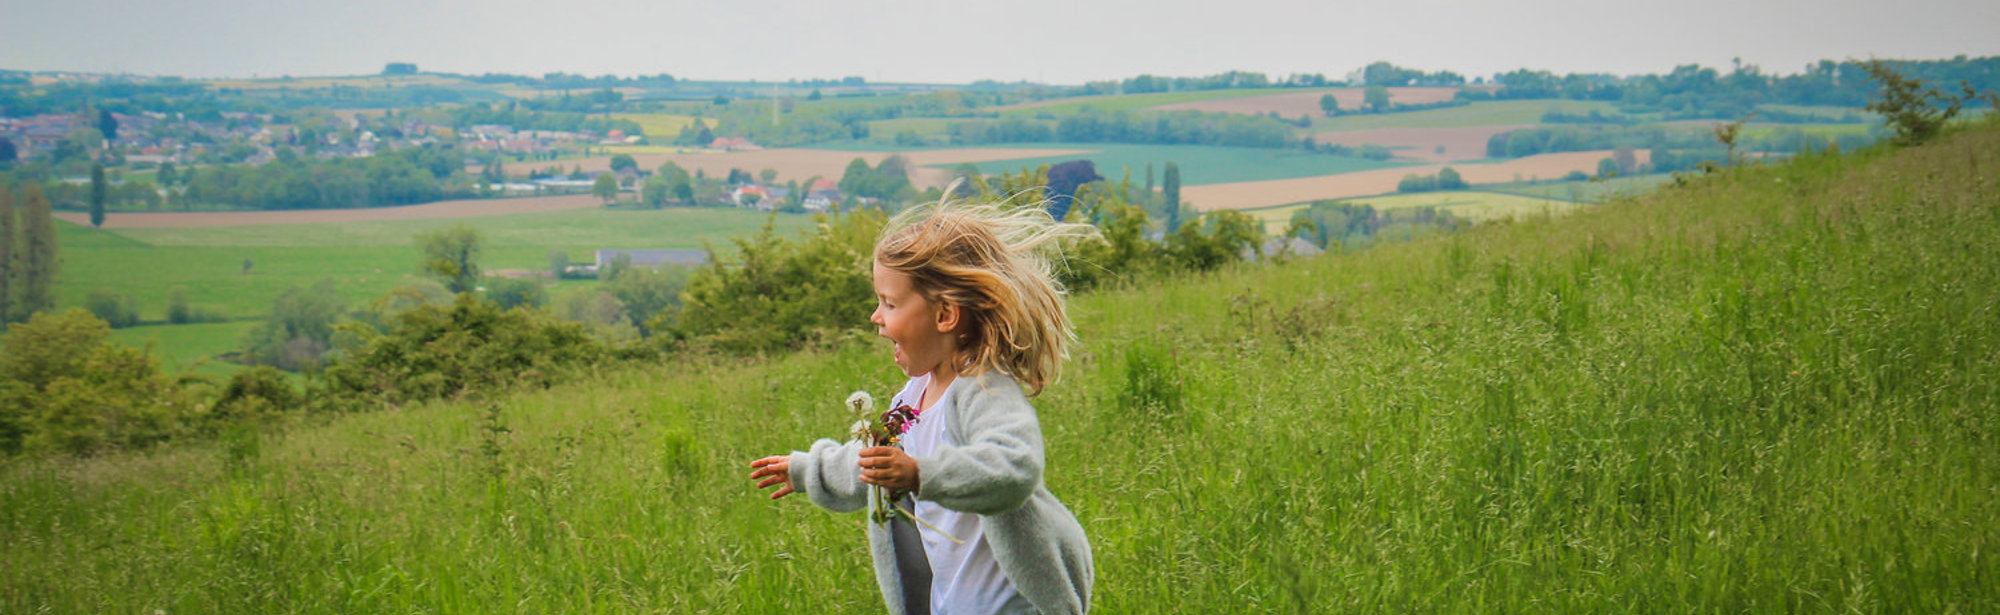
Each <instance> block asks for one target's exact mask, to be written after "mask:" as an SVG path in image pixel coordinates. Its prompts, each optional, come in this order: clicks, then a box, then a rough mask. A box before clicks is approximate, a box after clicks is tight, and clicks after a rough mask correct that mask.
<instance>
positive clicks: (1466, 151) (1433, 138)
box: [1313, 124, 1533, 162]
mask: <svg viewBox="0 0 2000 615" xmlns="http://www.w3.org/2000/svg"><path fill="white" fill-rule="evenodd" d="M1521 128H1533V126H1531V125H1528V124H1508V125H1504V126H1463V127H1456V128H1378V129H1372V130H1349V131H1343V132H1323V133H1319V134H1316V135H1313V139H1314V140H1316V141H1319V142H1321V143H1331V144H1334V145H1345V146H1348V147H1361V146H1363V145H1380V146H1383V147H1387V148H1389V149H1391V150H1394V151H1395V153H1396V156H1397V157H1398V158H1408V159H1411V160H1422V161H1425V162H1456V161H1459V160H1478V159H1481V158H1485V157H1486V141H1487V140H1488V139H1491V138H1493V135H1496V134H1500V133H1503V132H1507V131H1509V130H1518V129H1521ZM1439 146H1443V148H1444V150H1443V151H1441V152H1440V151H1439V150H1438V147H1439Z"/></svg>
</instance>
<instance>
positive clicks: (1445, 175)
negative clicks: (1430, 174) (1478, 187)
mask: <svg viewBox="0 0 2000 615" xmlns="http://www.w3.org/2000/svg"><path fill="white" fill-rule="evenodd" d="M1437 178H1438V179H1437V184H1438V189H1439V190H1464V189H1465V188H1466V184H1465V178H1464V177H1461V176H1459V174H1458V171H1454V170H1452V168H1451V167H1445V168H1443V169H1439V170H1438V175H1437Z"/></svg>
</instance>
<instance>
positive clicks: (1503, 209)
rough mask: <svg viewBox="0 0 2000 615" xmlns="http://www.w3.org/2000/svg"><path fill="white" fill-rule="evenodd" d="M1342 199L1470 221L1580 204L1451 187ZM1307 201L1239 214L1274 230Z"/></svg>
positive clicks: (1540, 212) (1548, 211)
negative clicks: (1445, 213) (1440, 213)
mask: <svg viewBox="0 0 2000 615" xmlns="http://www.w3.org/2000/svg"><path fill="white" fill-rule="evenodd" d="M1340 201H1342V202H1347V203H1355V204H1365V205H1368V206H1369V207H1373V208H1375V209H1377V210H1390V209H1415V208H1418V207H1431V208H1436V209H1437V210H1439V211H1448V212H1451V214H1452V215H1453V216H1457V217H1459V218H1462V219H1467V220H1472V221H1474V222H1491V221H1494V220H1506V219H1516V220H1518V219H1521V218H1523V217H1524V216H1538V215H1544V214H1561V213H1567V212H1569V211H1571V210H1574V209H1576V208H1578V207H1583V206H1584V205H1582V204H1578V203H1572V202H1569V201H1559V200H1555V199H1547V198H1537V197H1530V196H1521V195H1516V194H1504V193H1498V192H1483V191H1478V190H1453V191H1446V192H1420V193H1414V194H1385V195H1381V196H1371V197H1360V198H1352V199H1340ZM1307 205H1308V204H1306V203H1298V204H1293V205H1283V206H1279V207H1265V208H1260V209H1250V210H1244V211H1243V213H1246V214H1250V216H1251V217H1253V218H1256V219H1258V220H1259V221H1261V222H1263V223H1264V231H1265V232H1267V233H1277V232H1281V231H1283V230H1284V228H1285V225H1286V224H1287V223H1289V222H1291V219H1292V214H1293V212H1297V211H1299V210H1301V209H1305V208H1306V206H1307Z"/></svg>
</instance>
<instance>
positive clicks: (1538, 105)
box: [1312, 99, 1618, 132]
mask: <svg viewBox="0 0 2000 615" xmlns="http://www.w3.org/2000/svg"><path fill="white" fill-rule="evenodd" d="M1552 109H1553V110H1559V111H1562V112H1564V113H1589V112H1591V111H1593V110H1594V111H1598V112H1601V113H1606V114H1609V113H1616V112H1617V111H1618V107H1617V106H1615V105H1612V104H1611V103H1608V102H1603V101H1594V100H1567V99H1557V100H1490V101H1479V102H1475V103H1472V104H1468V105H1464V106H1459V107H1445V108H1442V109H1426V110H1423V111H1402V112H1397V113H1362V114H1353V115H1342V116H1336V117H1314V118H1313V125H1312V130H1313V131H1314V132H1341V131H1348V130H1372V129H1379V128H1460V127H1466V126H1498V125H1505V124H1540V123H1541V122H1542V114H1544V113H1547V112H1549V111H1550V110H1552Z"/></svg>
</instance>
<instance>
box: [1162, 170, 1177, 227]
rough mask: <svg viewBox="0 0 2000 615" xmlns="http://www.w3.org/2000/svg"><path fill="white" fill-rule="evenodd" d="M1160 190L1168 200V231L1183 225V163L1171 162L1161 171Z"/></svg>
mask: <svg viewBox="0 0 2000 615" xmlns="http://www.w3.org/2000/svg"><path fill="white" fill-rule="evenodd" d="M1160 191H1161V192H1162V193H1163V195H1164V196H1165V197H1166V201H1167V232H1169V233H1172V232H1174V231H1178V230H1180V227H1181V165H1178V164H1175V163H1172V162H1169V163H1167V167H1166V170H1165V171H1163V172H1162V173H1161V178H1160Z"/></svg>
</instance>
